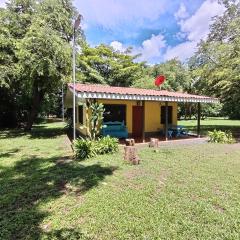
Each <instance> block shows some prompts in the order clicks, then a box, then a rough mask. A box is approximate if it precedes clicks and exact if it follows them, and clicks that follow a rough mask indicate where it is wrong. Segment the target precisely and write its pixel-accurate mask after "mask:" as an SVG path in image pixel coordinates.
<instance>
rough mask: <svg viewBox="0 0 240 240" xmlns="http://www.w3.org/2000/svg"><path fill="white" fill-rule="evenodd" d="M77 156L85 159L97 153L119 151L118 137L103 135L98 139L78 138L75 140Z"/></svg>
mask: <svg viewBox="0 0 240 240" xmlns="http://www.w3.org/2000/svg"><path fill="white" fill-rule="evenodd" d="M74 149H75V154H76V158H77V159H80V160H83V159H86V158H91V157H94V156H96V155H98V154H99V155H103V154H107V153H114V152H117V151H118V139H117V138H112V137H109V136H107V137H103V138H99V139H97V140H90V139H84V138H78V139H77V140H76V141H75V142H74Z"/></svg>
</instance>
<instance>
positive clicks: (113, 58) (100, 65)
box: [77, 44, 143, 87]
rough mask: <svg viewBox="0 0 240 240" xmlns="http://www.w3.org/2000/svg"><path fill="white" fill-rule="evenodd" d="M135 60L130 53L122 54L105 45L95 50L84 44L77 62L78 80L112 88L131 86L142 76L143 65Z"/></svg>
mask: <svg viewBox="0 0 240 240" xmlns="http://www.w3.org/2000/svg"><path fill="white" fill-rule="evenodd" d="M129 51H130V50H129ZM135 58H136V56H131V55H130V54H129V52H128V54H127V53H120V52H118V51H115V50H114V49H113V48H111V47H109V46H106V45H104V44H101V45H99V46H97V47H95V48H92V47H90V46H89V45H87V44H83V45H82V48H81V52H80V54H79V55H78V61H77V70H78V80H80V81H81V82H88V83H99V84H108V85H111V86H125V87H126V86H130V85H132V84H133V82H134V80H135V79H138V78H140V76H141V74H142V68H143V64H142V63H136V62H134V59H135Z"/></svg>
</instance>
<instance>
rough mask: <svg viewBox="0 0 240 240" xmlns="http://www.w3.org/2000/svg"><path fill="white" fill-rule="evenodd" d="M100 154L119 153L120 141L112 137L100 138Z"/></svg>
mask: <svg viewBox="0 0 240 240" xmlns="http://www.w3.org/2000/svg"><path fill="white" fill-rule="evenodd" d="M97 147H98V149H97V151H98V154H106V153H114V152H117V151H118V139H117V138H112V137H110V136H107V137H103V138H99V140H98V141H97Z"/></svg>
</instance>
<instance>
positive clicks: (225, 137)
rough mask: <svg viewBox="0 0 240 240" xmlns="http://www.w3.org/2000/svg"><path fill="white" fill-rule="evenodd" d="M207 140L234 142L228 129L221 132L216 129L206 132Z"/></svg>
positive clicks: (212, 141)
mask: <svg viewBox="0 0 240 240" xmlns="http://www.w3.org/2000/svg"><path fill="white" fill-rule="evenodd" d="M208 136H209V142H211V143H234V138H233V136H232V133H231V132H230V131H227V132H223V131H217V130H216V129H215V130H214V131H213V132H208Z"/></svg>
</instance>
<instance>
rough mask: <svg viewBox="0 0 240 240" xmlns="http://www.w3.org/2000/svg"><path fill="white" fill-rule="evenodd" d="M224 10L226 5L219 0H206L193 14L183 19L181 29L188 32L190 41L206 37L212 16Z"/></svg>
mask: <svg viewBox="0 0 240 240" xmlns="http://www.w3.org/2000/svg"><path fill="white" fill-rule="evenodd" d="M223 12H224V6H223V5H220V4H218V1H217V0H206V1H205V2H203V4H202V5H201V6H200V8H199V9H198V10H197V11H196V13H195V14H194V15H193V16H191V17H190V18H188V19H187V20H184V21H181V23H180V26H181V31H182V32H185V33H188V39H189V40H190V41H199V40H200V39H205V38H206V37H207V35H208V33H209V25H210V23H211V21H212V18H213V17H214V16H216V15H221V14H222V13H223Z"/></svg>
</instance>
